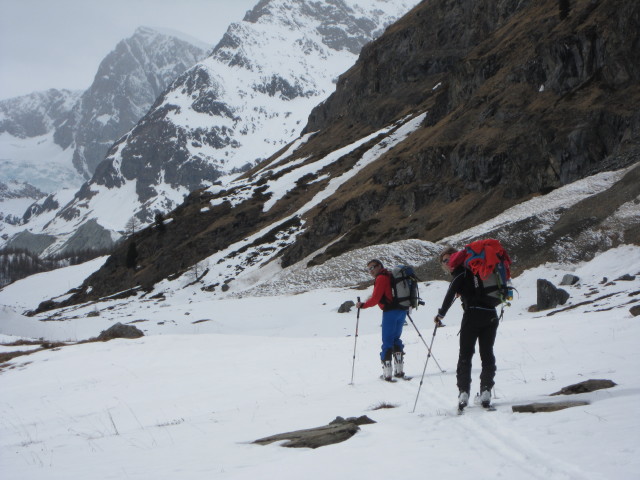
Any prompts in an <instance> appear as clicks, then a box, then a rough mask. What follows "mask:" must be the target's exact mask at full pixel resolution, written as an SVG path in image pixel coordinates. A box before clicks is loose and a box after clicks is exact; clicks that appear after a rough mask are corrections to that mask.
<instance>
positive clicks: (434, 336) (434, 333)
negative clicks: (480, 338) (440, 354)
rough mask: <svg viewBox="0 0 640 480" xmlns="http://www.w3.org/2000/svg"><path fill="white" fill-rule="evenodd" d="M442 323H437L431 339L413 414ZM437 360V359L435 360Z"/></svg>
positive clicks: (412, 411)
mask: <svg viewBox="0 0 640 480" xmlns="http://www.w3.org/2000/svg"><path fill="white" fill-rule="evenodd" d="M442 326H443V325H442V323H436V326H435V327H434V328H433V336H432V337H431V346H430V347H429V353H427V360H426V361H425V362H424V368H423V369H422V377H421V378H420V386H419V387H418V394H417V395H416V401H415V403H414V404H413V410H411V413H414V412H415V411H416V405H418V397H419V396H420V390H421V389H422V382H423V381H424V372H426V371H427V363H429V358H430V357H431V356H432V355H431V347H432V346H433V341H434V340H435V339H436V331H438V327H442ZM434 360H435V358H434Z"/></svg>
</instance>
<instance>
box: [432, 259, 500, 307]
mask: <svg viewBox="0 0 640 480" xmlns="http://www.w3.org/2000/svg"><path fill="white" fill-rule="evenodd" d="M451 275H452V276H453V280H451V283H450V284H449V289H448V290H447V294H446V295H445V296H444V300H443V301H442V307H440V309H439V310H438V315H440V316H441V317H444V316H445V315H446V314H447V311H448V310H449V308H450V307H451V305H452V304H453V302H454V301H455V299H456V296H458V295H459V296H460V299H461V300H462V308H463V309H464V311H465V312H466V311H467V310H469V309H478V310H488V311H492V312H495V308H494V307H493V306H492V305H491V304H489V303H487V302H486V301H483V295H482V288H481V282H480V278H479V277H478V276H477V275H474V274H473V273H472V272H471V271H470V270H469V269H466V268H464V267H463V266H459V267H458V268H456V269H455V270H454V271H453V272H451Z"/></svg>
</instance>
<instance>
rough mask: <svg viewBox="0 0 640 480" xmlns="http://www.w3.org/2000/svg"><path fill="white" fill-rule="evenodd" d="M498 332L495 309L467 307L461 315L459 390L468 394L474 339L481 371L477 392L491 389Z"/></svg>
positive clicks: (457, 376)
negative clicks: (477, 348) (477, 345)
mask: <svg viewBox="0 0 640 480" xmlns="http://www.w3.org/2000/svg"><path fill="white" fill-rule="evenodd" d="M497 331H498V315H497V314H496V311H495V309H480V308H473V307H470V308H467V310H466V311H465V313H464V315H463V316H462V326H461V327H460V354H459V356H458V368H457V370H456V379H457V381H458V390H459V391H461V392H467V393H470V388H471V360H472V358H473V354H474V353H475V346H476V341H477V342H478V344H479V347H480V360H481V361H482V372H481V373H480V391H481V392H483V391H485V390H491V389H492V388H493V385H494V382H493V379H494V377H495V375H496V357H495V355H494V354H493V344H494V342H495V340H496V333H497Z"/></svg>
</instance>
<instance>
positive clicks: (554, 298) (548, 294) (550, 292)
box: [537, 279, 569, 310]
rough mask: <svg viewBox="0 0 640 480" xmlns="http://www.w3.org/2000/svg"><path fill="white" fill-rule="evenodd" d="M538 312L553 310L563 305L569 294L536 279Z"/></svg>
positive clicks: (546, 281) (545, 281)
mask: <svg viewBox="0 0 640 480" xmlns="http://www.w3.org/2000/svg"><path fill="white" fill-rule="evenodd" d="M537 288H538V300H537V307H538V310H547V309H549V308H555V307H557V306H558V305H564V304H565V303H566V302H567V300H568V299H569V292H567V291H566V290H563V289H561V288H556V287H555V286H554V285H553V284H552V283H551V282H549V281H548V280H543V279H538V282H537Z"/></svg>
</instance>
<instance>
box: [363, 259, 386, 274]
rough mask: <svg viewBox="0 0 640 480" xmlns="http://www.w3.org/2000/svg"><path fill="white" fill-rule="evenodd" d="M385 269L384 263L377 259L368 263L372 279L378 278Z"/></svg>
mask: <svg viewBox="0 0 640 480" xmlns="http://www.w3.org/2000/svg"><path fill="white" fill-rule="evenodd" d="M383 268H384V265H382V262H381V261H380V260H378V259H377V258H374V259H373V260H369V261H368V262H367V270H368V271H369V275H371V276H372V277H375V276H377V275H378V274H379V273H380V270H382V269H383Z"/></svg>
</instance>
